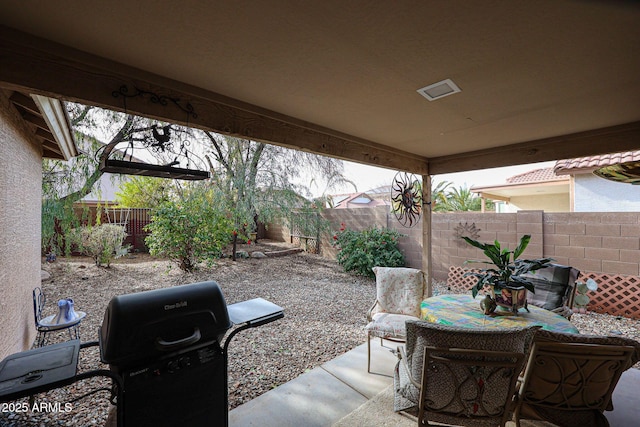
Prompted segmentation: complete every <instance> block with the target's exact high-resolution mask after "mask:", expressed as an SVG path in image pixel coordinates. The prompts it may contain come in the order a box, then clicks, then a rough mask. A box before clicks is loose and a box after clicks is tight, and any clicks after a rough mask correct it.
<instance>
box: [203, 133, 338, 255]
mask: <svg viewBox="0 0 640 427" xmlns="http://www.w3.org/2000/svg"><path fill="white" fill-rule="evenodd" d="M204 134H205V136H206V138H207V139H208V141H209V143H210V146H211V153H210V157H209V161H210V168H211V171H212V175H213V177H212V182H213V184H214V185H215V186H216V187H217V188H218V189H219V190H220V191H221V193H222V194H223V197H224V200H225V203H226V205H227V206H228V208H229V210H230V212H232V214H233V224H234V227H235V231H236V235H234V253H233V255H234V259H235V243H236V241H237V236H241V237H245V238H246V237H247V233H249V232H252V231H255V230H256V229H257V226H258V220H260V221H262V222H264V223H266V222H269V221H271V220H273V218H274V217H276V216H278V215H281V213H282V212H287V211H290V210H291V209H293V208H299V207H308V206H310V205H311V203H310V202H308V201H307V200H306V199H304V198H303V197H302V196H301V195H308V194H309V191H308V189H307V188H305V187H304V186H303V185H301V184H295V181H296V180H299V179H301V177H302V175H303V172H305V173H306V174H307V175H309V176H310V177H311V179H312V180H313V179H317V178H319V177H324V178H325V179H327V180H328V181H330V182H332V183H334V184H337V183H339V182H340V179H339V177H340V176H341V175H342V172H343V162H342V161H341V160H337V159H333V158H328V157H323V156H318V155H315V154H310V153H306V152H302V151H295V150H291V149H287V148H283V147H278V146H274V145H269V144H265V143H263V142H256V141H251V140H247V139H242V138H235V137H230V136H222V135H218V134H215V133H212V132H205V133H204Z"/></svg>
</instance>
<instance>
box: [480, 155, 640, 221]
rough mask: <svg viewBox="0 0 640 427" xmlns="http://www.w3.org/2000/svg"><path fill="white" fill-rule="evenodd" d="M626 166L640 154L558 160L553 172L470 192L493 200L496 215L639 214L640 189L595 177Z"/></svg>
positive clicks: (548, 170) (638, 159)
mask: <svg viewBox="0 0 640 427" xmlns="http://www.w3.org/2000/svg"><path fill="white" fill-rule="evenodd" d="M627 162H640V150H637V151H629V152H624V153H613V154H605V155H600V156H589V157H580V158H575V159H566V160H558V161H557V162H556V164H555V166H554V167H552V168H545V169H535V170H532V171H529V172H526V173H523V174H520V175H515V176H513V177H511V178H508V179H507V182H506V183H505V184H501V185H494V186H485V187H481V186H474V187H471V191H473V192H474V193H477V194H479V195H480V197H482V198H483V199H490V200H494V201H495V202H496V211H497V212H517V211H519V210H544V211H545V212H638V211H640V186H637V185H630V184H627V183H620V182H615V181H610V180H607V179H603V178H600V177H598V176H597V175H594V174H593V171H595V170H597V169H599V168H602V167H605V166H612V165H618V164H621V163H627Z"/></svg>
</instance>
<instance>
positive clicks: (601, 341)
mask: <svg viewBox="0 0 640 427" xmlns="http://www.w3.org/2000/svg"><path fill="white" fill-rule="evenodd" d="M535 341H554V342H568V343H578V344H598V345H628V346H631V347H635V349H636V351H635V353H634V354H633V356H632V357H631V366H633V365H635V364H636V363H638V361H640V342H638V341H636V340H634V339H631V338H627V337H620V336H604V335H583V334H568V333H562V332H553V331H546V330H543V329H540V330H539V331H538V332H536V335H535Z"/></svg>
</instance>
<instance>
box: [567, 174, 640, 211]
mask: <svg viewBox="0 0 640 427" xmlns="http://www.w3.org/2000/svg"><path fill="white" fill-rule="evenodd" d="M574 191H575V201H574V212H640V186H637V185H629V184H624V183H619V182H613V181H608V180H606V179H602V178H599V177H597V176H595V175H593V174H576V175H575V177H574Z"/></svg>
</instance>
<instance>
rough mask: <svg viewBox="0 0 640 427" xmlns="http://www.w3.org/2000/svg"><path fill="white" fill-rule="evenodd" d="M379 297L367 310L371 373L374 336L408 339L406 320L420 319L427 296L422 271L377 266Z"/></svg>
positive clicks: (368, 352)
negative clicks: (421, 308) (372, 338)
mask: <svg viewBox="0 0 640 427" xmlns="http://www.w3.org/2000/svg"><path fill="white" fill-rule="evenodd" d="M373 272H374V273H375V275H376V300H375V302H374V303H373V305H372V306H371V308H370V309H369V311H368V312H367V322H368V323H367V325H366V326H365V331H367V372H371V337H379V338H380V345H383V341H382V340H383V339H389V340H393V341H404V340H405V338H406V332H405V322H406V321H407V320H418V319H419V317H420V303H421V302H422V299H423V298H424V291H425V279H424V274H423V273H422V271H420V270H417V269H414V268H403V267H395V268H394V267H373Z"/></svg>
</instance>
